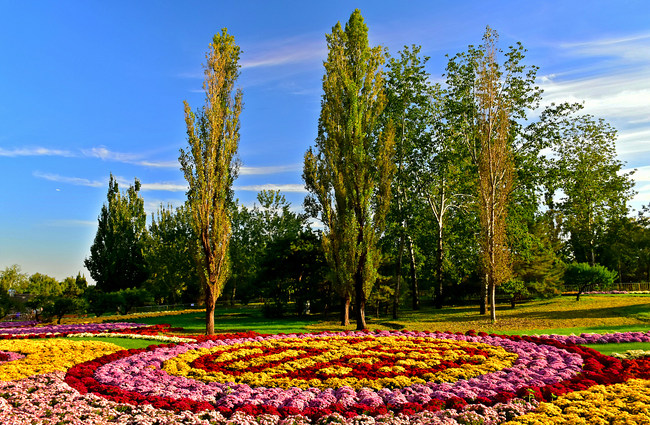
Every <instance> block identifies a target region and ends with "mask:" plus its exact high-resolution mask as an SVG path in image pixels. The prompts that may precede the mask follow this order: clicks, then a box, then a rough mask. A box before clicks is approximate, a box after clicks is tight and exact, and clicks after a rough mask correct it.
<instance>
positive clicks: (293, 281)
mask: <svg viewBox="0 0 650 425" xmlns="http://www.w3.org/2000/svg"><path fill="white" fill-rule="evenodd" d="M325 270H326V262H325V256H324V253H323V250H322V244H321V241H320V235H319V234H316V233H314V232H312V231H311V230H310V229H304V230H302V231H301V232H300V233H299V234H297V235H291V236H285V237H282V238H278V239H275V240H274V241H272V242H271V243H270V244H269V246H268V248H267V250H266V255H265V256H264V258H263V260H262V262H261V264H260V273H259V277H258V282H259V284H260V286H261V289H262V295H263V297H264V309H265V310H264V311H265V316H267V317H282V316H283V315H284V314H285V313H286V312H287V308H288V303H289V302H294V303H295V306H296V313H298V314H299V315H302V314H303V313H306V312H307V310H310V312H311V310H312V307H311V306H313V310H314V311H318V310H319V307H320V309H322V308H325V307H326V306H327V305H328V304H329V303H330V300H329V297H330V292H331V290H330V285H329V282H328V281H327V278H326V272H325ZM307 306H309V307H307Z"/></svg>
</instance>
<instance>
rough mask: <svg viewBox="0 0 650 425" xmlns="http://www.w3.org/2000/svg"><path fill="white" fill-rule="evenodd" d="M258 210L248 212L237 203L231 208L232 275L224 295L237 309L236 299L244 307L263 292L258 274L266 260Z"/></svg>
mask: <svg viewBox="0 0 650 425" xmlns="http://www.w3.org/2000/svg"><path fill="white" fill-rule="evenodd" d="M257 210H258V209H257V207H253V208H248V207H246V206H245V205H240V204H239V202H237V201H235V202H234V203H233V205H232V212H231V223H232V236H231V238H230V245H229V251H230V252H229V255H230V259H231V272H230V276H229V278H228V282H227V283H226V287H225V291H226V294H227V296H228V297H229V298H230V303H231V304H233V305H234V303H235V299H238V300H240V301H242V302H244V303H245V304H247V303H248V301H249V300H251V299H254V298H256V297H259V295H260V291H259V288H258V287H257V285H256V284H255V283H256V282H255V280H256V278H257V275H258V273H259V262H260V259H261V258H262V257H263V256H264V251H265V244H264V241H263V237H262V235H263V230H262V223H261V222H260V220H259V216H258V214H257Z"/></svg>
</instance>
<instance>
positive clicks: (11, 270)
mask: <svg viewBox="0 0 650 425" xmlns="http://www.w3.org/2000/svg"><path fill="white" fill-rule="evenodd" d="M28 283H29V274H27V273H23V272H22V271H21V269H20V266H19V265H18V264H13V265H11V266H8V267H5V269H4V270H3V271H1V272H0V287H2V288H3V289H4V290H5V291H9V290H13V291H15V292H17V293H22V292H24V291H25V289H26V288H27V285H28Z"/></svg>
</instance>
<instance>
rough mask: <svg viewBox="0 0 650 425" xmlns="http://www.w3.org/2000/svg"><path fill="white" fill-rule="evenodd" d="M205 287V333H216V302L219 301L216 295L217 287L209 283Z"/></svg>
mask: <svg viewBox="0 0 650 425" xmlns="http://www.w3.org/2000/svg"><path fill="white" fill-rule="evenodd" d="M205 289H206V291H205V334H206V335H214V304H215V302H216V301H217V300H216V298H215V296H214V291H215V288H214V287H213V285H208V286H207V287H206V288H205Z"/></svg>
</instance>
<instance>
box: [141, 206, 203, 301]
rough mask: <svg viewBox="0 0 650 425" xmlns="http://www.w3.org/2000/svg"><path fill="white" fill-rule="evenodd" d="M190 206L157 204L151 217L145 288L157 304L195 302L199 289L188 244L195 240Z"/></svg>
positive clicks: (146, 256) (194, 265) (145, 256)
mask: <svg viewBox="0 0 650 425" xmlns="http://www.w3.org/2000/svg"><path fill="white" fill-rule="evenodd" d="M195 241H196V235H195V234H194V228H193V227H192V223H191V216H190V214H189V210H188V209H187V208H185V207H183V206H181V207H179V208H177V209H173V208H172V207H171V206H168V207H164V206H162V205H161V206H160V207H159V208H158V212H157V214H154V216H153V217H152V221H151V225H150V226H149V233H148V238H147V243H146V245H145V248H144V252H143V254H144V260H145V263H146V267H147V272H148V275H149V278H148V279H147V281H146V282H145V285H144V286H145V288H146V289H147V291H148V292H149V293H150V294H151V295H152V296H153V298H154V300H155V301H156V303H157V304H176V303H183V302H196V301H197V300H198V299H199V297H200V293H201V287H200V281H199V277H198V275H197V272H196V264H195V262H194V259H193V258H192V253H191V247H192V246H193V245H194V244H195V243H196V242H195Z"/></svg>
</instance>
